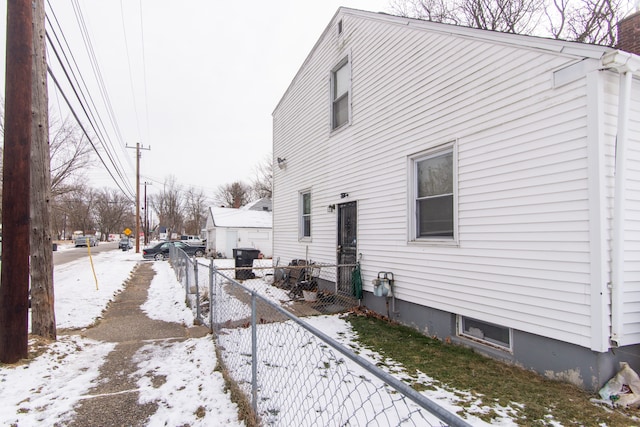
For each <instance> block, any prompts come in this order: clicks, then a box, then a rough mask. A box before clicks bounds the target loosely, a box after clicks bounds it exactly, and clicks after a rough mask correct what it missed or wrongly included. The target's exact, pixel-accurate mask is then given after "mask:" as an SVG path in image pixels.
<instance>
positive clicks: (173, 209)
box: [149, 176, 184, 233]
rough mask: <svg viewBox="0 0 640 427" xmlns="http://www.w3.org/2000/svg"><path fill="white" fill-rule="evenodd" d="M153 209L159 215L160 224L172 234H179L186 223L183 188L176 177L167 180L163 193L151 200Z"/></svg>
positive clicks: (155, 195)
mask: <svg viewBox="0 0 640 427" xmlns="http://www.w3.org/2000/svg"><path fill="white" fill-rule="evenodd" d="M149 204H150V205H151V208H152V209H153V210H155V211H156V214H157V215H158V221H159V224H160V225H162V226H165V227H167V228H168V229H169V230H170V231H171V232H174V233H178V232H180V231H181V230H182V227H183V223H184V213H183V210H184V208H183V206H184V203H183V194H182V187H181V186H180V185H178V183H177V182H176V178H175V177H174V176H170V177H169V178H167V179H165V182H164V186H163V187H162V191H161V192H160V193H158V194H154V195H152V196H151V197H150V198H149Z"/></svg>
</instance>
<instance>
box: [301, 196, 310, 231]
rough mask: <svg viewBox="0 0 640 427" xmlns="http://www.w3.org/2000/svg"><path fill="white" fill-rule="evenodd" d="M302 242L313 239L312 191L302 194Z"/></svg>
mask: <svg viewBox="0 0 640 427" xmlns="http://www.w3.org/2000/svg"><path fill="white" fill-rule="evenodd" d="M299 235H300V240H305V239H307V240H308V239H311V191H302V192H300V231H299Z"/></svg>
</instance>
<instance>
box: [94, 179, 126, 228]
mask: <svg viewBox="0 0 640 427" xmlns="http://www.w3.org/2000/svg"><path fill="white" fill-rule="evenodd" d="M92 210H93V211H94V213H95V218H96V223H97V224H98V229H99V230H100V231H101V232H102V233H103V235H107V236H108V235H109V234H112V233H113V234H116V233H121V232H122V231H123V230H124V229H125V228H127V227H129V228H131V227H133V226H134V224H135V213H134V211H133V202H132V201H131V200H130V199H129V198H128V197H126V196H125V195H124V194H122V193H121V192H120V191H118V190H115V189H112V188H103V189H102V190H99V191H97V193H96V195H95V198H94V202H93V206H92Z"/></svg>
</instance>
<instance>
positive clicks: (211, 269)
mask: <svg viewBox="0 0 640 427" xmlns="http://www.w3.org/2000/svg"><path fill="white" fill-rule="evenodd" d="M213 302H214V300H213V258H211V262H210V263H209V330H210V331H211V332H213V307H214V304H213Z"/></svg>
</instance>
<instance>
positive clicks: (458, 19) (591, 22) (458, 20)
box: [390, 0, 623, 46]
mask: <svg viewBox="0 0 640 427" xmlns="http://www.w3.org/2000/svg"><path fill="white" fill-rule="evenodd" d="M622 6H623V4H622V0H553V1H552V2H551V3H549V4H547V3H546V2H545V1H544V0H450V1H448V0H392V1H391V4H390V7H391V10H392V12H393V13H395V14H398V15H400V16H407V17H413V18H419V19H425V20H428V21H433V22H442V23H446V24H455V25H462V26H466V27H473V28H481V29H485V30H495V31H501V32H507V33H516V34H528V35H532V34H535V35H539V36H545V35H546V36H551V37H553V38H556V39H566V40H571V41H578V42H583V43H596V44H601V45H605V46H615V44H616V23H617V22H618V20H619V19H620V18H621V17H622V13H623V10H622ZM543 23H544V24H543ZM541 28H542V30H541Z"/></svg>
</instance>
